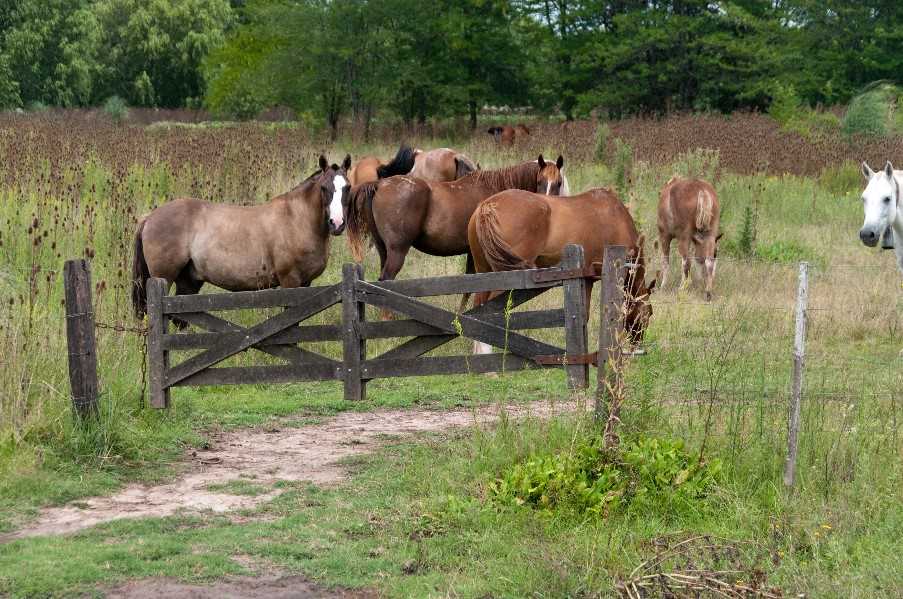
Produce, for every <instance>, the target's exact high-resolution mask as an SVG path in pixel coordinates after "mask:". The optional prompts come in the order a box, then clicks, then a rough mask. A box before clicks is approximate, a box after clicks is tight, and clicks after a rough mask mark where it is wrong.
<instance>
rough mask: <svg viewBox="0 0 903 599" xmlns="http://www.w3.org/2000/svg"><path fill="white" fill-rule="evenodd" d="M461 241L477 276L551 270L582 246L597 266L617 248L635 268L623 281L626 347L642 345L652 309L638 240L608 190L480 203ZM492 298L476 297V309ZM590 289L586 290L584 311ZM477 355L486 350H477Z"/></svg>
mask: <svg viewBox="0 0 903 599" xmlns="http://www.w3.org/2000/svg"><path fill="white" fill-rule="evenodd" d="M467 238H468V243H469V244H470V252H471V254H472V255H473V259H474V266H475V267H476V271H477V272H500V271H507V270H521V269H527V268H544V267H549V266H555V265H556V264H558V263H559V262H560V261H561V254H562V252H563V251H564V247H565V246H566V245H568V244H571V243H573V244H577V245H582V246H583V252H584V259H585V261H586V264H591V263H593V262H601V261H602V259H603V254H604V251H605V247H606V246H610V245H623V246H625V247H627V248H628V254H629V256H630V257H631V259H632V260H633V261H634V262H635V263H636V264H637V266H636V267H635V268H634V269H631V273H632V274H631V276H630V277H628V278H627V280H626V281H625V293H626V296H627V299H628V305H627V314H626V321H625V328H626V330H627V332H628V334H629V339H630V341H631V343H633V344H636V343H639V342H640V341H642V338H643V333H644V332H645V329H646V325H647V324H648V322H649V318H650V317H651V316H652V306H651V305H650V304H649V295H650V294H651V293H652V290H653V289H654V287H655V279H653V280H652V282H651V283H649V284H647V283H646V279H645V275H646V262H645V257H644V254H643V244H644V239H643V236H642V235H640V234H639V233H638V232H637V228H636V224H635V223H634V221H633V218H632V217H631V216H630V212H628V211H627V208H626V207H625V206H624V204H623V203H622V202H621V200H620V199H618V196H616V195H615V194H614V192H612V191H611V190H609V189H604V188H597V189H590V190H589V191H585V192H584V193H581V194H579V195H575V196H570V197H550V196H545V195H538V194H535V193H529V192H526V191H516V190H509V191H503V192H501V193H497V194H495V195H494V196H492V197H491V198H489V199H487V200H486V201H484V202H482V203H480V205H479V206H478V207H477V209H476V210H475V211H474V213H473V216H471V217H470V222H469V223H468V226H467ZM495 295H498V292H491V293H489V292H487V293H478V294H477V295H476V297H475V298H474V305H476V306H479V305H481V304H483V303H485V302H486V301H488V300H489V299H491V298H492V297H494V296H495ZM591 296H592V286H590V287H588V288H587V296H586V306H587V308H589V306H590V299H591ZM478 347H479V352H480V353H488V351H491V348H489V347H488V346H485V345H481V346H478Z"/></svg>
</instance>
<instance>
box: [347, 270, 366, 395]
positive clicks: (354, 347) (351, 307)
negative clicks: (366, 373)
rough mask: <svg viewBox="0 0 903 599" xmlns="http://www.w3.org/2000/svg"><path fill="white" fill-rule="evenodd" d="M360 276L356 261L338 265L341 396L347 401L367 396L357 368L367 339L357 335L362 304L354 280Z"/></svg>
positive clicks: (357, 279)
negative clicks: (340, 296) (340, 307)
mask: <svg viewBox="0 0 903 599" xmlns="http://www.w3.org/2000/svg"><path fill="white" fill-rule="evenodd" d="M362 278H363V269H362V268H361V265H360V264H345V265H343V266H342V337H343V339H344V344H343V348H342V353H343V356H344V359H343V362H344V363H343V365H342V380H344V381H345V399H347V400H351V401H361V400H364V399H367V381H366V380H364V378H363V374H362V372H361V363H362V362H363V361H364V360H365V359H366V357H367V340H366V339H363V338H361V325H362V323H363V322H364V318H365V315H366V312H365V307H366V305H365V304H364V303H363V302H359V301H358V300H357V293H356V291H355V283H356V282H357V281H359V280H360V279H362Z"/></svg>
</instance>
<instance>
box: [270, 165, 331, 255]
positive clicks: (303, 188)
mask: <svg viewBox="0 0 903 599" xmlns="http://www.w3.org/2000/svg"><path fill="white" fill-rule="evenodd" d="M277 200H279V201H283V202H285V205H286V207H287V209H288V212H289V215H290V220H291V226H292V227H293V228H294V229H295V230H296V231H297V232H302V231H304V232H311V233H313V234H314V235H315V236H316V237H317V238H318V239H320V240H321V241H324V242H326V241H329V225H327V224H326V218H325V217H324V216H323V213H322V210H321V209H320V206H319V204H320V198H319V189H318V186H317V182H316V180H308V181H305V182H303V183H302V184H301V185H299V186H298V187H296V188H294V189H292V190H291V191H289V192H287V193H284V194H282V195H281V196H278V197H276V198H273V200H272V202H276V201H277Z"/></svg>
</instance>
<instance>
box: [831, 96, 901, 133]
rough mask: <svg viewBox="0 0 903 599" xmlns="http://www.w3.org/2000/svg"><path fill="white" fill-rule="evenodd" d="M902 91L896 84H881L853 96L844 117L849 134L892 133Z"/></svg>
mask: <svg viewBox="0 0 903 599" xmlns="http://www.w3.org/2000/svg"><path fill="white" fill-rule="evenodd" d="M899 97H900V92H899V90H898V89H897V88H896V86H894V85H890V84H880V85H876V86H874V87H871V88H870V89H868V90H866V91H865V92H863V93H861V94H859V95H858V96H856V97H855V98H853V100H852V102H850V105H849V107H848V108H847V111H846V114H844V117H843V132H844V133H845V134H847V135H866V136H871V137H880V136H884V135H888V134H889V133H892V132H893V130H894V126H895V120H894V112H895V108H896V106H897V100H898V98H899Z"/></svg>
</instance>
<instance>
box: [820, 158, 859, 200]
mask: <svg viewBox="0 0 903 599" xmlns="http://www.w3.org/2000/svg"><path fill="white" fill-rule="evenodd" d="M818 185H819V187H821V188H822V189H824V190H825V191H827V192H828V193H830V194H831V195H833V196H845V195H847V194H850V193H858V192H859V191H860V190H861V189H862V188H863V187H864V184H863V180H862V174H861V173H860V172H859V165H858V164H856V163H855V162H852V161H849V160H848V161H846V162H844V163H843V164H841V165H840V166H833V167H826V168H825V169H823V170H822V172H821V173H819V175H818Z"/></svg>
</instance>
